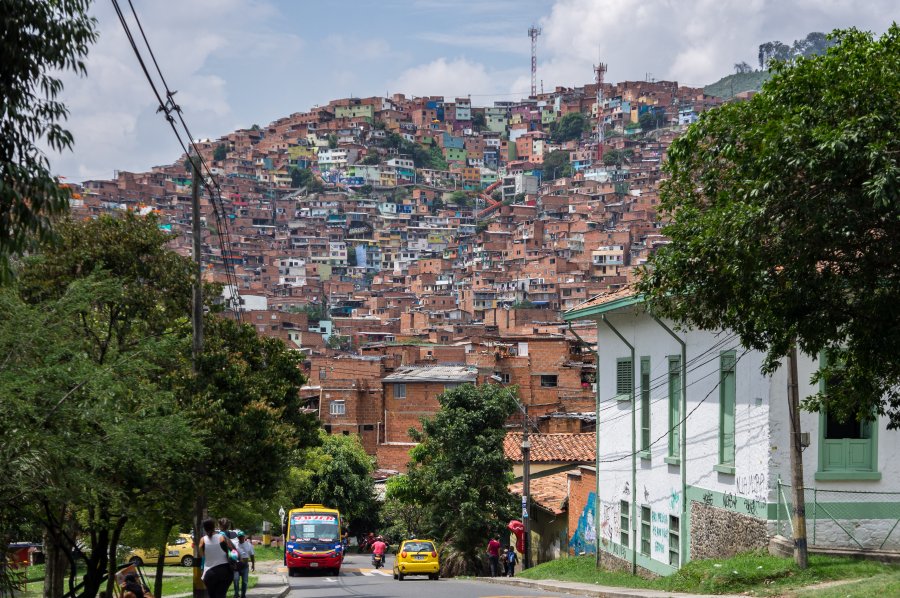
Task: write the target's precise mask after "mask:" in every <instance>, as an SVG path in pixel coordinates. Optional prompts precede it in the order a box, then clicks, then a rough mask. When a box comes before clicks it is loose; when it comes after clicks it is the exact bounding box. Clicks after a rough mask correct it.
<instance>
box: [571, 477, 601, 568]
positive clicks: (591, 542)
mask: <svg viewBox="0 0 900 598" xmlns="http://www.w3.org/2000/svg"><path fill="white" fill-rule="evenodd" d="M596 511H597V495H596V493H594V492H591V493H590V494H588V498H587V502H586V503H585V505H584V509H582V510H581V515H580V516H579V517H578V528H577V529H576V530H575V533H574V534H572V539H571V540H569V550H571V551H573V552H574V553H575V554H596V553H597V524H596V522H595V519H594V513H595V512H596Z"/></svg>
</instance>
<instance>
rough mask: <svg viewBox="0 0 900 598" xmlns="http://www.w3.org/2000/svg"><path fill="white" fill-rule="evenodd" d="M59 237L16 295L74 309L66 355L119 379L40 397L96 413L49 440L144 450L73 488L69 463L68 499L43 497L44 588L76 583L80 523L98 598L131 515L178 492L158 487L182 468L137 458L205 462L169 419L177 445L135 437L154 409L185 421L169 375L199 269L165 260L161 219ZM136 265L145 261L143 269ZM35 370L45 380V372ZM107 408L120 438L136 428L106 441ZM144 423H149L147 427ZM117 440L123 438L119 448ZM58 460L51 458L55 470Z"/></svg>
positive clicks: (99, 224) (94, 469) (35, 261)
mask: <svg viewBox="0 0 900 598" xmlns="http://www.w3.org/2000/svg"><path fill="white" fill-rule="evenodd" d="M57 230H58V237H59V238H58V242H57V243H55V244H52V245H48V246H46V247H45V248H44V251H43V252H42V253H39V254H37V255H35V256H33V257H31V258H29V259H28V260H27V261H26V262H25V264H24V266H23V268H22V270H21V272H20V273H19V275H18V279H19V284H18V286H17V288H16V291H17V293H18V296H19V297H20V298H21V299H22V300H23V301H24V302H25V303H26V304H28V305H30V306H34V307H35V309H41V310H44V309H51V308H52V306H53V305H55V304H56V302H60V301H68V302H71V304H72V305H73V306H77V311H75V312H74V313H72V314H71V315H70V316H69V319H68V320H67V321H66V322H65V323H64V324H62V323H61V324H60V325H59V327H58V329H59V330H60V331H64V332H65V333H66V334H67V335H68V336H69V337H70V338H71V339H73V340H69V341H66V339H65V338H64V339H61V340H60V346H61V347H65V348H66V350H67V351H75V350H76V349H74V347H75V346H77V347H78V348H77V352H78V355H79V356H80V358H82V359H84V360H86V361H85V362H86V363H87V364H91V365H92V366H93V367H94V368H95V369H97V370H98V371H100V372H104V371H107V370H109V371H112V372H116V373H117V375H119V376H120V379H121V385H116V386H111V385H105V386H103V385H102V381H103V380H104V379H105V378H104V376H101V375H100V374H98V373H94V374H93V375H90V376H89V375H86V374H84V373H83V372H79V371H78V370H77V369H72V372H74V373H73V374H72V375H73V376H76V375H77V376H78V377H80V378H81V380H82V381H81V382H76V381H74V380H73V379H68V380H56V381H55V382H54V383H55V384H57V386H58V390H57V391H56V392H54V391H53V390H52V388H50V389H44V391H43V392H45V394H47V395H49V396H54V395H57V396H60V395H61V396H63V397H66V401H65V403H66V405H65V406H66V407H68V406H69V405H70V404H74V405H76V406H77V407H76V409H78V410H80V411H83V412H85V413H90V414H91V415H90V418H91V419H87V420H85V421H84V423H83V425H76V423H75V422H77V421H80V420H79V419H78V417H75V416H72V422H69V423H68V424H67V426H68V427H65V428H64V429H59V430H47V433H48V434H49V436H50V437H51V438H56V439H60V438H64V437H65V438H70V439H71V441H68V442H65V443H64V445H65V446H66V447H67V448H66V450H73V451H79V450H80V449H79V443H84V442H90V443H96V438H98V437H100V438H106V437H108V438H109V440H108V446H105V447H103V450H106V451H109V450H112V451H113V452H112V453H109V454H110V455H116V451H117V450H118V448H117V446H116V444H115V443H117V442H120V441H122V442H124V441H126V440H131V441H133V442H134V443H135V447H136V449H135V450H136V451H138V452H135V453H133V455H134V457H133V458H128V457H127V455H124V454H123V455H122V461H121V463H122V464H123V466H124V467H127V468H128V469H127V471H124V472H123V471H121V470H119V469H117V468H116V467H113V466H112V465H110V464H107V463H103V462H101V461H96V462H89V463H88V462H86V463H85V464H84V466H83V467H79V469H81V470H86V471H87V470H89V471H90V472H91V473H92V474H93V476H82V477H80V478H73V477H72V476H73V474H72V472H71V471H70V470H71V462H72V458H71V456H68V455H66V456H64V457H61V458H62V463H63V465H59V467H60V470H59V472H58V473H57V475H56V478H55V481H56V483H57V484H58V486H59V487H63V488H65V492H64V493H63V494H57V495H53V494H45V495H43V496H42V497H41V498H42V500H43V502H41V503H40V504H43V505H44V509H43V511H44V513H43V517H42V524H43V525H44V527H45V529H46V530H47V534H48V541H47V542H46V543H47V544H48V556H49V558H48V566H47V582H46V583H45V587H46V588H48V590H47V592H48V594H55V593H56V592H57V591H58V590H60V589H61V585H62V575H63V569H64V568H66V566H68V568H69V570H70V580H71V579H74V566H75V563H74V561H73V560H72V559H71V548H72V546H73V542H74V540H75V528H76V522H77V526H78V527H80V528H81V529H82V530H83V531H84V532H85V533H86V534H88V535H89V537H90V546H91V547H92V550H91V551H90V553H89V554H84V555H82V557H81V558H82V560H83V561H84V563H85V565H86V567H87V573H86V580H85V583H86V590H87V591H88V595H92V594H91V593H92V592H96V591H97V590H98V589H99V587H100V583H101V581H100V580H101V579H102V577H103V575H104V574H105V573H107V569H108V568H112V567H113V566H114V565H115V563H116V559H115V548H116V546H117V545H118V537H119V535H120V534H121V532H122V529H123V526H124V525H125V523H126V522H127V520H128V518H129V517H130V515H131V513H133V511H132V509H133V508H135V507H137V506H139V505H143V506H147V505H148V504H149V503H151V502H153V501H154V500H158V501H163V498H162V497H163V496H164V495H165V493H166V492H170V491H171V488H165V489H163V488H160V487H159V486H157V483H160V482H162V481H163V480H165V479H167V476H168V474H169V472H171V471H173V470H176V469H178V468H179V467H180V464H178V465H175V464H173V463H171V462H170V461H168V460H167V459H166V453H165V451H163V452H161V453H160V454H159V459H157V460H153V459H150V460H149V461H146V460H145V461H141V460H140V459H139V458H138V457H139V456H140V451H141V450H147V451H150V453H153V452H155V451H154V449H153V445H154V444H155V443H157V442H167V443H177V444H178V445H179V446H183V447H185V449H186V450H187V449H189V452H191V453H193V454H196V455H202V454H203V452H202V450H201V449H200V446H199V443H195V442H194V441H193V435H192V433H191V431H190V430H189V429H188V430H185V427H186V424H184V423H183V425H180V426H179V425H177V424H176V423H175V420H174V419H173V421H172V422H171V425H170V427H171V431H172V432H173V433H174V434H175V435H174V436H172V437H170V436H168V435H167V433H163V432H161V431H160V430H159V428H158V427H154V428H151V429H150V431H149V432H147V436H148V438H147V439H145V440H144V441H143V442H142V441H141V440H140V436H141V434H142V433H143V428H140V427H138V426H139V424H140V423H141V422H146V423H147V425H148V426H151V425H153V422H154V418H153V417H152V415H153V414H154V413H157V411H156V410H158V409H162V410H163V412H159V413H160V414H161V415H162V414H163V413H164V412H166V411H165V410H168V411H169V412H171V413H170V415H171V417H172V418H178V417H180V418H182V419H181V420H180V421H182V422H186V421H188V419H187V416H185V415H184V414H182V413H180V412H179V410H178V409H177V403H176V402H175V400H174V398H173V395H172V393H171V392H169V391H168V389H167V384H166V380H167V378H168V376H169V372H171V371H176V370H177V369H178V367H179V359H178V357H177V355H178V347H179V342H180V341H181V340H182V339H185V338H187V337H188V336H189V334H190V328H189V324H188V323H187V319H186V317H185V316H186V314H187V312H188V306H189V304H190V289H191V285H190V280H191V279H190V267H191V265H190V261H189V260H186V259H185V258H182V257H181V256H179V255H177V254H176V253H174V252H172V251H170V250H168V249H166V244H167V243H168V242H169V240H170V236H169V235H168V234H166V233H164V232H163V231H161V230H160V229H159V226H158V222H157V220H156V219H155V218H153V217H150V218H138V217H136V216H134V215H133V214H126V215H124V216H123V217H121V218H112V217H108V216H106V217H101V218H99V219H97V220H88V221H84V222H70V221H69V222H63V223H62V224H61V225H60V226H59V227H58V229H57ZM137 255H140V256H141V259H135V256H137ZM76 292H77V294H74V293H76ZM73 294H74V295H73ZM187 344H188V345H189V343H187ZM123 363H124V364H126V365H124V366H123V365H122V364H123ZM128 364H131V366H130V367H133V368H134V372H132V373H131V375H130V376H125V375H122V374H120V373H119V372H120V370H121V369H122V368H123V367H129V366H128ZM45 365H46V364H45ZM49 365H52V363H51V364H49ZM49 365H47V367H49ZM32 367H35V368H37V369H38V370H40V371H44V370H41V364H35V365H33V366H32ZM86 367H87V366H86ZM23 369H24V366H23V367H20V368H18V369H16V370H14V371H12V372H10V375H11V376H12V379H13V380H15V379H16V377H21V375H22V371H23ZM66 371H69V370H66ZM79 399H80V402H79ZM110 401H111V402H110ZM167 401H168V402H167ZM119 408H121V409H122V410H128V409H131V410H136V409H139V411H137V412H136V413H137V415H135V414H132V415H129V413H130V412H128V411H125V412H122V411H118V409H119ZM103 409H106V410H108V412H109V417H111V418H112V420H111V422H112V423H113V424H115V423H117V422H118V426H119V427H121V426H126V425H130V426H131V427H133V428H136V429H134V430H133V431H132V432H127V433H123V432H121V431H120V430H119V429H116V427H114V426H112V424H110V427H108V428H107V429H106V432H105V434H106V436H103V435H100V436H98V435H97V434H98V429H100V428H102V427H103V426H104V424H105V420H102V419H100V416H99V415H98V414H97V411H99V410H103ZM68 413H69V412H68V411H66V414H68ZM140 413H146V414H147V417H146V418H144V417H143V416H142V415H140ZM66 417H68V415H66ZM126 420H127V422H126ZM92 425H93V426H94V427H93V428H92V427H91V426H92ZM166 425H168V424H166ZM24 429H26V430H28V429H33V427H32V428H28V427H27V426H26V427H25V428H24ZM116 434H124V435H123V436H115V437H113V436H114V435H116ZM182 436H183V437H182ZM82 452H83V454H84V456H85V459H94V458H96V459H99V458H100V457H101V456H103V455H99V456H98V455H96V454H94V456H93V457H92V456H91V455H92V453H91V452H90V451H88V450H87V449H85V450H84V451H82ZM104 454H105V453H104ZM177 455H178V454H177V453H174V454H173V456H177ZM57 457H59V455H53V458H54V459H55V458H57ZM180 457H181V458H184V457H186V455H185V454H181V455H180ZM117 463H118V462H117ZM54 465H57V464H56V462H55V461H52V460H51V461H50V462H48V463H46V464H45V467H47V468H48V470H49V469H50V468H52V467H53V466H54ZM148 467H152V474H148V473H147V471H148ZM50 487H51V486H48V491H49V488H50ZM135 488H143V489H144V492H142V493H141V494H140V496H134V495H133V494H132V492H133V490H134V489H135Z"/></svg>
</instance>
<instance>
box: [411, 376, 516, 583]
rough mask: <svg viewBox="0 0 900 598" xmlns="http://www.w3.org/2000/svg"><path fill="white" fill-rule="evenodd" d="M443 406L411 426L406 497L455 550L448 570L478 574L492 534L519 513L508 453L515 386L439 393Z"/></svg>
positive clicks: (462, 388)
mask: <svg viewBox="0 0 900 598" xmlns="http://www.w3.org/2000/svg"><path fill="white" fill-rule="evenodd" d="M438 401H439V402H440V404H441V409H440V411H438V413H437V414H436V415H435V416H434V417H433V418H427V419H423V420H422V431H419V430H417V429H415V428H412V429H410V435H411V436H412V438H413V439H414V440H415V441H416V442H418V443H419V444H418V445H417V446H416V447H414V448H413V449H412V450H411V451H410V457H411V460H410V464H409V474H408V475H409V488H408V491H409V492H408V496H409V497H410V498H411V499H414V500H416V501H417V502H418V503H419V504H421V505H426V509H427V517H428V526H429V529H428V531H429V532H430V533H431V535H432V536H433V537H435V538H438V539H440V540H442V541H444V542H446V543H448V544H449V545H450V548H451V550H450V552H449V554H448V559H447V560H446V564H445V567H449V568H450V569H451V570H453V571H454V572H458V571H474V570H476V569H477V567H478V562H479V561H478V551H479V549H480V548H482V547H483V545H484V544H486V542H487V539H488V536H489V535H490V534H491V533H494V532H498V531H500V530H501V529H503V528H505V526H506V523H507V522H508V521H509V520H510V519H511V518H512V517H513V516H514V515H515V499H514V497H513V495H512V494H511V493H510V492H509V489H508V488H507V485H508V484H509V482H510V481H511V480H512V463H511V462H510V460H509V459H507V458H506V455H505V454H504V452H503V439H504V437H505V436H506V430H505V429H504V425H505V424H506V420H507V419H508V418H509V416H510V415H512V414H513V412H515V411H516V408H517V407H516V401H517V399H516V397H515V396H514V395H513V391H512V389H507V388H504V387H501V386H498V385H495V384H486V385H482V386H473V385H471V384H465V385H462V386H459V387H456V388H453V389H451V390H448V391H446V392H444V393H442V394H440V395H439V396H438Z"/></svg>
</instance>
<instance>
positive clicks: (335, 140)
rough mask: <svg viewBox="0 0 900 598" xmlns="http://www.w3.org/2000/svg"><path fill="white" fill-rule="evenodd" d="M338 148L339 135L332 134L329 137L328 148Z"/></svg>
mask: <svg viewBox="0 0 900 598" xmlns="http://www.w3.org/2000/svg"><path fill="white" fill-rule="evenodd" d="M337 146H338V138H337V135H335V134H334V133H331V134H329V135H328V148H329V149H335V148H337Z"/></svg>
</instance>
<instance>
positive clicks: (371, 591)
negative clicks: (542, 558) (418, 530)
mask: <svg viewBox="0 0 900 598" xmlns="http://www.w3.org/2000/svg"><path fill="white" fill-rule="evenodd" d="M393 566H394V556H393V555H388V558H387V563H386V566H385V568H384V569H379V570H377V571H376V570H374V569H373V568H372V562H371V557H370V556H369V555H362V554H350V555H347V558H346V559H345V560H344V566H343V567H342V568H341V574H340V576H326V575H322V574H318V575H317V574H308V575H307V574H305V575H303V576H302V577H288V578H287V579H288V582H289V583H290V584H291V593H290V594H289V597H290V598H301V597H303V598H306V597H309V598H312V597H314V596H315V597H323V598H338V597H344V596H372V597H377V598H392V597H395V596H396V597H397V598H476V597H477V598H506V597H512V596H548V597H549V596H565V594H552V593H547V592H535V591H532V590H529V589H526V588H517V587H513V586H506V585H499V584H491V583H483V582H477V581H457V580H449V579H439V580H437V581H431V580H429V579H428V578H427V577H425V576H413V577H407V578H406V579H405V580H403V581H396V580H394V576H393V574H392V573H391V569H392V567H393Z"/></svg>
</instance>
